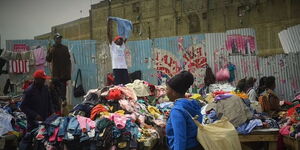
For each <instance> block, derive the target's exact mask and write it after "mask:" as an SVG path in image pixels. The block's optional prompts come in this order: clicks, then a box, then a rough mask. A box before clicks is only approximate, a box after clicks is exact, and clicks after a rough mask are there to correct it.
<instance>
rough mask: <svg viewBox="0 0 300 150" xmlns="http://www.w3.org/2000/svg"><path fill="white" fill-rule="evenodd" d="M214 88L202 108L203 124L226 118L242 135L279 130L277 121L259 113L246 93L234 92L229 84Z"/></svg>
mask: <svg viewBox="0 0 300 150" xmlns="http://www.w3.org/2000/svg"><path fill="white" fill-rule="evenodd" d="M213 87H214V88H213V90H211V93H208V94H207V95H206V97H205V101H206V102H207V103H208V104H207V105H206V106H204V107H202V111H201V113H202V115H203V120H202V123H203V124H210V123H213V122H215V121H216V120H219V119H221V118H222V117H226V118H228V119H229V121H230V122H231V123H232V124H233V125H234V126H235V127H236V129H237V131H238V132H239V133H240V134H249V133H251V132H252V131H253V130H254V129H261V128H264V129H265V128H276V129H278V128H279V126H278V123H277V121H276V120H274V119H272V118H271V117H269V116H268V115H266V114H263V113H261V112H259V111H257V110H258V108H257V107H256V105H254V104H252V103H251V102H250V100H249V99H248V96H247V94H246V93H244V92H238V91H236V90H233V89H234V88H233V87H230V86H228V85H227V84H225V85H222V86H218V85H217V84H215V85H214V86H213Z"/></svg>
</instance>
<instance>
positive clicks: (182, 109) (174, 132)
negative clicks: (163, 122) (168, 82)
mask: <svg viewBox="0 0 300 150" xmlns="http://www.w3.org/2000/svg"><path fill="white" fill-rule="evenodd" d="M187 112H189V113H190V114H191V115H192V116H196V115H198V116H199V119H198V120H199V121H200V122H201V120H202V115H201V113H200V112H201V105H200V103H199V102H198V101H196V100H189V99H179V100H177V101H176V102H175V104H174V107H173V108H172V110H171V114H170V117H169V119H168V122H167V127H166V131H167V139H168V146H169V149H171V150H186V149H190V148H194V147H197V146H199V142H198V141H197V129H198V127H197V126H196V124H195V123H194V121H193V120H192V118H191V117H190V116H189V114H188V113H187Z"/></svg>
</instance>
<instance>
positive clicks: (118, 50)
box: [107, 19, 130, 85]
mask: <svg viewBox="0 0 300 150" xmlns="http://www.w3.org/2000/svg"><path fill="white" fill-rule="evenodd" d="M111 21H112V20H111V19H108V26H107V27H108V28H107V36H108V41H109V47H110V54H111V61H112V69H113V74H114V78H115V83H114V84H115V85H119V84H123V85H125V84H127V83H129V82H130V79H129V75H128V70H127V64H126V59H125V48H126V47H125V43H126V41H127V39H124V38H123V37H122V36H116V37H115V38H114V40H112V35H111V28H110V27H111V23H112V22H111Z"/></svg>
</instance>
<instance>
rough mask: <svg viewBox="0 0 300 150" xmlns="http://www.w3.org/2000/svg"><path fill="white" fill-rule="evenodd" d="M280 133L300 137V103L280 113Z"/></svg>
mask: <svg viewBox="0 0 300 150" xmlns="http://www.w3.org/2000/svg"><path fill="white" fill-rule="evenodd" d="M280 117H281V120H280V121H279V123H280V130H279V132H280V134H281V135H284V136H290V137H293V138H296V139H298V138H300V104H298V105H296V106H294V107H292V108H290V109H289V110H288V111H286V112H281V113H280Z"/></svg>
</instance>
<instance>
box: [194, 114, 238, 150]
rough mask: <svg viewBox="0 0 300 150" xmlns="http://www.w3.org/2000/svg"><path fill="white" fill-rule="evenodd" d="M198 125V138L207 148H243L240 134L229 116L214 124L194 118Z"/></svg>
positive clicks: (220, 149) (211, 149)
mask: <svg viewBox="0 0 300 150" xmlns="http://www.w3.org/2000/svg"><path fill="white" fill-rule="evenodd" d="M193 120H194V122H195V123H196V125H197V126H198V134H197V140H198V141H199V142H200V143H201V145H202V147H203V148H204V149H205V150H241V149H242V148H241V143H240V140H239V136H238V133H237V131H236V130H235V128H234V126H233V125H232V124H231V123H230V122H229V121H228V119H227V118H225V117H224V118H222V119H221V120H218V121H216V122H214V123H212V124H208V125H202V124H200V123H199V121H198V120H195V119H193Z"/></svg>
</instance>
